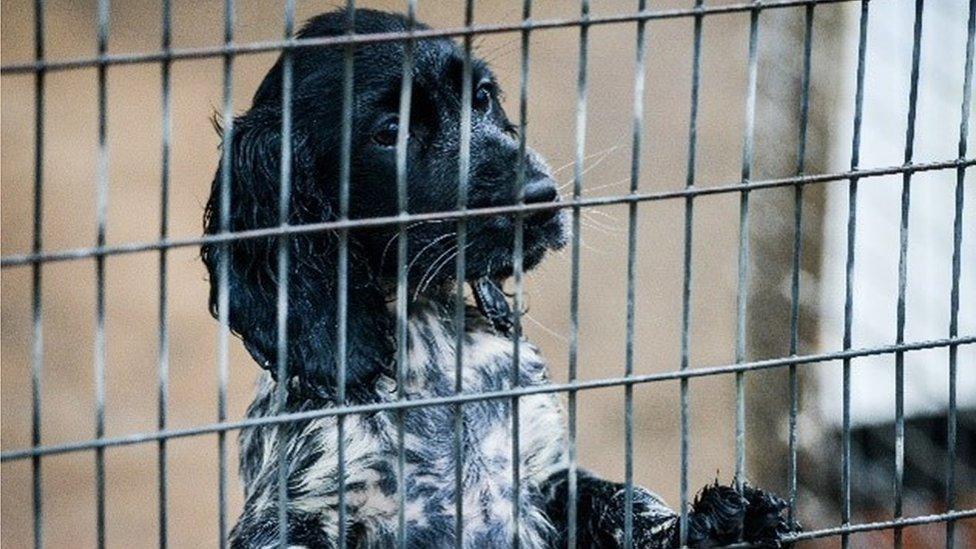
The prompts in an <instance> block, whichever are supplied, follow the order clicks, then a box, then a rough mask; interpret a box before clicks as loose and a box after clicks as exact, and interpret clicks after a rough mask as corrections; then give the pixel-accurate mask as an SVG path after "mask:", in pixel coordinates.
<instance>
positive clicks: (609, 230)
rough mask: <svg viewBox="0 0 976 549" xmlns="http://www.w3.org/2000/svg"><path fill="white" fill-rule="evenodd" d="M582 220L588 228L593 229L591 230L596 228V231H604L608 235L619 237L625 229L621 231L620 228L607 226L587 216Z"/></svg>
mask: <svg viewBox="0 0 976 549" xmlns="http://www.w3.org/2000/svg"><path fill="white" fill-rule="evenodd" d="M580 219H581V221H584V222H585V223H586V226H588V227H591V228H594V229H597V230H600V231H603V232H606V233H610V234H613V235H618V234H621V233H623V232H624V231H623V229H621V228H620V227H616V226H614V225H607V224H605V223H601V222H599V221H597V220H596V219H593V218H592V217H589V216H587V215H585V214H584V215H583V217H582V218H580Z"/></svg>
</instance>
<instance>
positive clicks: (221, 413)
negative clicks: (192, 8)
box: [217, 0, 234, 549]
mask: <svg viewBox="0 0 976 549" xmlns="http://www.w3.org/2000/svg"><path fill="white" fill-rule="evenodd" d="M233 41H234V0H224V44H225V45H228V44H231V43H233ZM233 95H234V56H233V55H230V54H228V55H225V56H224V59H223V102H224V105H223V111H222V113H221V127H222V128H223V145H222V147H221V150H220V153H221V159H220V220H219V222H220V234H224V235H226V234H228V233H230V207H231V204H230V194H231V188H230V187H231V176H232V174H233V173H234V170H233V168H232V166H231V163H232V162H233V158H232V157H231V156H232V154H233V148H234V147H233V143H234V98H233ZM230 255H231V248H230V242H229V241H228V242H223V243H221V245H220V260H219V262H218V266H217V268H218V271H217V272H218V275H217V318H218V322H219V324H220V329H219V332H218V336H217V421H218V422H223V421H226V420H227V383H228V378H229V376H230V372H229V363H230V346H229V339H230V317H229V315H230V312H229V308H230ZM227 532H228V529H227V439H226V436H225V433H224V432H219V433H217V534H218V536H219V539H218V542H217V543H218V546H219V547H220V549H224V548H225V547H226V546H227Z"/></svg>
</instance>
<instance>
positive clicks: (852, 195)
mask: <svg viewBox="0 0 976 549" xmlns="http://www.w3.org/2000/svg"><path fill="white" fill-rule="evenodd" d="M869 6H870V0H861V19H860V29H859V31H858V45H857V77H856V81H857V82H856V91H855V94H854V123H853V125H854V135H853V137H852V138H851V170H856V169H858V167H859V166H860V163H861V120H862V117H863V114H864V69H865V64H864V59H865V55H866V53H867V43H868V8H869ZM857 183H858V178H857V177H852V178H851V180H850V184H849V185H848V198H847V260H846V262H845V274H844V294H845V295H844V350H845V351H846V350H849V349H850V348H851V340H852V330H853V326H854V253H855V249H854V248H855V243H856V237H857ZM843 368H844V370H843V394H842V401H843V416H842V432H841V438H842V442H841V446H842V449H841V492H842V494H843V503H842V505H841V522H842V525H843V526H849V525H850V523H851V359H850V358H844V361H843ZM841 546H842V547H843V548H844V549H847V547H849V546H850V534H848V533H847V532H846V531H845V532H844V533H843V534H841Z"/></svg>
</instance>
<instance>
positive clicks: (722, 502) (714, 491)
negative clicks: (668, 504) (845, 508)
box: [688, 482, 800, 547]
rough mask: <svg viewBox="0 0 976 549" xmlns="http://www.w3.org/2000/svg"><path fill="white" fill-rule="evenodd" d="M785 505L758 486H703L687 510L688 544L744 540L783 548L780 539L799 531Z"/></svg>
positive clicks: (700, 545) (712, 544) (716, 544)
mask: <svg viewBox="0 0 976 549" xmlns="http://www.w3.org/2000/svg"><path fill="white" fill-rule="evenodd" d="M786 508H787V504H786V502H785V501H783V500H782V499H780V498H778V497H776V496H774V495H772V494H769V493H767V492H764V491H762V490H760V489H759V488H755V487H753V486H749V485H748V484H743V485H742V487H741V489H740V488H737V487H735V486H723V485H720V484H718V482H716V483H715V484H713V485H710V486H706V487H705V488H703V489H702V491H701V492H700V493H699V494H698V496H697V497H696V498H695V501H694V503H693V504H692V508H691V510H690V512H689V513H688V545H690V546H691V547H717V546H721V545H728V544H733V543H736V542H740V541H743V542H748V543H752V544H755V545H759V546H762V547H783V546H784V542H783V539H784V538H785V537H786V536H788V535H789V534H792V533H796V532H799V531H800V525H799V524H798V523H796V522H795V521H791V520H789V519H787V518H786V517H785V516H784V511H785V510H786Z"/></svg>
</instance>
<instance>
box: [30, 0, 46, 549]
mask: <svg viewBox="0 0 976 549" xmlns="http://www.w3.org/2000/svg"><path fill="white" fill-rule="evenodd" d="M34 57H35V59H36V60H37V61H38V62H43V61H44V0H34ZM44 80H45V72H44V71H43V70H42V71H38V72H37V73H35V74H34V229H33V241H32V242H31V251H32V252H33V253H35V254H37V253H41V250H42V249H43V239H44V223H43V220H44V217H43V216H44ZM41 267H42V265H41V264H40V263H35V264H33V265H32V266H31V445H32V446H35V447H37V446H40V444H41V432H42V427H43V425H42V423H41V403H42V395H43V393H42V391H41V374H42V371H43V369H44V315H43V307H42V306H43V301H42V299H41V291H42V289H43V285H42V282H43V280H42V273H41ZM31 481H32V494H31V495H32V503H33V510H34V548H35V549H40V548H41V547H43V546H44V496H43V490H42V489H43V486H42V482H41V459H40V457H35V458H34V459H33V460H32V463H31Z"/></svg>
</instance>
